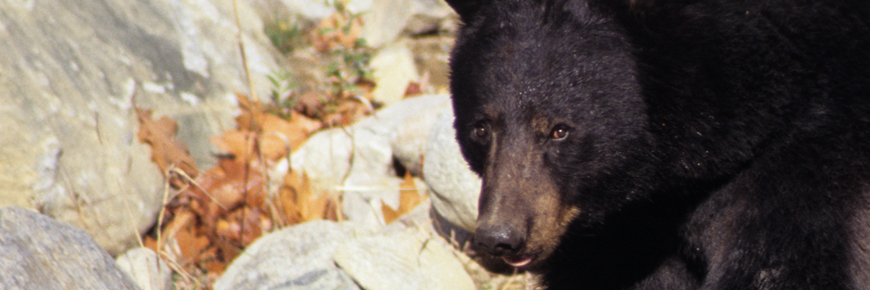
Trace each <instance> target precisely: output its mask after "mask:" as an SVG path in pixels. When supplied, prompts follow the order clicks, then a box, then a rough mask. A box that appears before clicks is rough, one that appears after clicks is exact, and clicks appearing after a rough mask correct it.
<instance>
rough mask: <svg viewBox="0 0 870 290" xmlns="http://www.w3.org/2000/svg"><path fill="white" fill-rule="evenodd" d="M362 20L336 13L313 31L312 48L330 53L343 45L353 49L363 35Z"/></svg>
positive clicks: (348, 14)
mask: <svg viewBox="0 0 870 290" xmlns="http://www.w3.org/2000/svg"><path fill="white" fill-rule="evenodd" d="M362 24H363V23H362V18H361V17H352V16H351V15H350V13H347V12H345V13H340V12H336V13H333V14H332V15H330V16H329V17H326V18H324V19H323V20H321V21H320V22H319V23H318V24H317V28H315V29H314V30H312V31H311V33H310V37H311V40H312V46H313V47H314V48H315V49H316V50H317V51H318V52H321V53H322V52H328V51H330V50H332V49H334V48H335V47H337V46H339V45H341V46H344V47H346V48H353V47H354V45H355V44H356V40H357V39H359V37H360V35H361V34H362Z"/></svg>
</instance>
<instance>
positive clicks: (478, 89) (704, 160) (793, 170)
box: [447, 0, 870, 290]
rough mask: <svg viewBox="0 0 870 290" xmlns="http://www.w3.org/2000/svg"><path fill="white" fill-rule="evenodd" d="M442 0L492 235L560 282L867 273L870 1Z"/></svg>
mask: <svg viewBox="0 0 870 290" xmlns="http://www.w3.org/2000/svg"><path fill="white" fill-rule="evenodd" d="M447 2H448V4H450V6H451V7H453V8H454V10H456V11H457V12H458V14H459V16H460V18H461V21H462V25H461V27H460V29H459V32H458V35H457V39H456V44H455V47H454V51H453V52H452V54H451V90H452V93H453V108H454V112H455V115H456V120H455V128H456V131H457V139H458V141H459V143H460V148H461V149H462V153H463V156H464V157H465V158H466V160H467V161H468V163H469V165H470V167H471V169H472V170H473V171H475V172H477V173H478V174H479V175H480V176H481V177H482V178H483V187H482V188H483V189H482V192H481V196H480V207H479V210H480V212H479V217H478V225H477V229H476V232H475V236H474V243H475V245H476V246H477V247H478V248H479V249H481V250H484V251H483V252H488V253H490V254H492V255H494V256H496V257H501V258H502V259H504V261H505V262H507V263H508V264H510V265H513V266H515V267H518V268H522V269H528V270H530V271H533V272H537V273H540V274H541V276H540V277H541V279H540V280H541V283H542V284H543V286H544V287H545V288H547V289H819V290H821V289H855V290H857V289H870V1H866V0H467V1H466V0H447Z"/></svg>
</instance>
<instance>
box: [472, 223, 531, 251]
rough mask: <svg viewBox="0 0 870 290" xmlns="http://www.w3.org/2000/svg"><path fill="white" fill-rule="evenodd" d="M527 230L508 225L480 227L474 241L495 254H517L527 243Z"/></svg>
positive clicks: (479, 247)
mask: <svg viewBox="0 0 870 290" xmlns="http://www.w3.org/2000/svg"><path fill="white" fill-rule="evenodd" d="M525 237H526V235H525V232H524V231H522V230H518V229H517V228H515V227H512V226H508V225H491V226H486V227H478V228H477V231H476V232H475V233H474V243H475V245H476V246H477V248H478V249H483V250H486V251H487V252H489V253H490V254H492V255H493V256H503V255H507V254H516V253H517V252H519V250H520V248H522V247H523V245H524V244H525Z"/></svg>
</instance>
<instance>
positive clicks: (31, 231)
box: [0, 207, 139, 290]
mask: <svg viewBox="0 0 870 290" xmlns="http://www.w3.org/2000/svg"><path fill="white" fill-rule="evenodd" d="M0 289H44V290H52V289H112V290H117V289H139V288H138V287H137V286H136V284H135V283H133V281H132V280H130V278H129V277H128V276H127V275H126V274H124V273H123V272H122V271H121V269H120V268H118V265H117V264H115V260H113V259H112V257H111V256H109V254H108V253H106V251H104V250H103V249H102V248H100V246H99V245H98V244H97V242H95V241H94V239H93V238H91V236H89V235H88V234H87V233H85V232H84V231H82V230H80V229H78V228H76V227H74V226H72V225H70V224H67V223H63V222H59V221H56V220H53V219H51V218H49V217H47V216H44V215H41V214H39V213H36V212H34V211H31V210H26V209H23V208H19V207H6V208H2V209H0Z"/></svg>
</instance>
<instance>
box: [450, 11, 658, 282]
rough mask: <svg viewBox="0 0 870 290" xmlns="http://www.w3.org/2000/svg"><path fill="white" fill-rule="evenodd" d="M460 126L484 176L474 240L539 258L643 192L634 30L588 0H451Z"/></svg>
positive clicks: (511, 255)
mask: <svg viewBox="0 0 870 290" xmlns="http://www.w3.org/2000/svg"><path fill="white" fill-rule="evenodd" d="M447 2H448V3H449V4H450V5H451V6H452V7H453V8H454V9H455V10H456V11H457V12H458V13H459V15H460V17H461V19H462V21H463V22H464V24H463V26H462V28H461V29H460V32H459V35H458V37H457V41H456V45H455V48H454V51H453V53H452V55H451V90H452V93H453V106H454V112H455V115H456V120H455V128H456V131H457V139H458V141H459V144H460V147H461V149H462V153H463V155H464V157H465V158H466V160H467V161H468V163H469V165H470V166H471V168H472V170H473V171H475V172H477V173H478V174H479V175H480V176H481V177H482V178H483V189H482V192H481V195H480V201H479V202H480V203H479V217H478V225H477V229H476V233H475V243H476V245H477V246H478V247H479V248H481V249H483V250H486V251H487V252H489V253H491V254H493V255H496V256H501V257H502V258H503V259H504V260H505V261H506V262H507V263H509V264H511V265H513V266H516V267H523V266H527V265H528V267H532V266H533V265H538V264H540V262H541V261H544V260H546V259H547V258H548V257H550V256H551V255H552V254H553V253H554V251H555V249H556V248H557V246H558V245H559V243H560V241H561V240H562V237H563V236H564V235H566V234H567V233H568V231H569V230H570V229H572V228H576V227H578V226H579V227H584V226H590V225H594V224H596V223H599V222H601V220H602V219H603V218H604V216H606V215H607V214H608V213H611V212H614V211H617V210H618V209H619V207H620V206H621V205H622V204H625V203H626V202H627V201H629V200H632V199H636V198H642V197H641V196H638V193H637V191H636V190H635V186H634V185H632V184H631V183H632V182H634V180H633V179H632V176H636V175H637V172H638V171H640V170H644V167H645V165H644V164H645V163H643V162H639V161H638V160H639V158H638V156H643V155H644V154H645V152H644V150H646V149H647V148H649V146H648V145H649V144H650V137H649V136H648V135H649V134H647V133H646V132H647V129H646V128H647V127H648V124H647V123H648V120H647V117H646V115H645V110H646V109H645V103H644V100H643V98H642V96H641V92H640V90H641V89H640V85H639V83H638V80H637V68H636V65H637V64H636V63H635V62H634V59H633V56H632V53H633V52H632V46H631V44H630V40H629V39H628V38H627V37H626V36H625V33H624V32H623V28H621V27H620V26H619V25H618V24H617V22H616V21H615V20H614V18H615V16H613V15H612V13H609V12H608V11H609V9H610V8H608V7H603V6H600V7H599V6H596V5H593V4H591V3H588V2H587V1H584V0H572V1H560V0H553V1H549V0H543V1H535V0H478V1H461V0H448V1H447Z"/></svg>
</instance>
